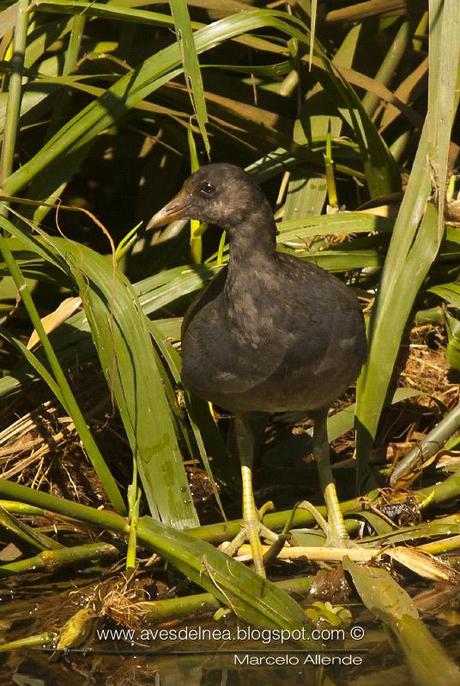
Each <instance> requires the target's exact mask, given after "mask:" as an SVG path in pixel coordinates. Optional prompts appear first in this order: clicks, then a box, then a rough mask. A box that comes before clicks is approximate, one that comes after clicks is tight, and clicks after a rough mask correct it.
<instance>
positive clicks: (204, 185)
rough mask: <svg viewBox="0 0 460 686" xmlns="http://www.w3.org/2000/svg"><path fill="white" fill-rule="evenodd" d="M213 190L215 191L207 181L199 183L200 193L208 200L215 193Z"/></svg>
mask: <svg viewBox="0 0 460 686" xmlns="http://www.w3.org/2000/svg"><path fill="white" fill-rule="evenodd" d="M215 190H216V189H215V188H214V186H213V185H212V183H209V181H202V182H201V183H200V193H201V194H202V195H205V196H206V197H208V198H209V197H210V196H211V195H213V194H214V193H215Z"/></svg>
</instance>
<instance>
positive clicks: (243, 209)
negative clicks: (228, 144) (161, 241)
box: [147, 164, 273, 231]
mask: <svg viewBox="0 0 460 686" xmlns="http://www.w3.org/2000/svg"><path fill="white" fill-rule="evenodd" d="M261 212H265V213H267V212H268V213H269V215H270V216H273V215H272V212H271V208H270V205H269V203H268V201H267V199H266V198H265V196H264V194H263V193H262V191H261V190H260V188H259V186H258V185H257V184H256V183H255V182H254V181H253V179H252V178H251V177H250V176H249V174H247V173H246V172H245V171H243V170H242V169H241V168H240V167H237V166H235V165H233V164H208V165H206V166H203V167H201V168H200V169H199V170H198V171H197V172H195V173H194V174H192V175H191V176H189V178H188V179H187V180H186V181H185V183H184V185H183V186H182V188H181V190H180V191H179V193H178V194H177V195H176V196H175V197H174V198H173V199H172V200H171V201H170V202H169V203H168V204H167V205H165V206H164V207H163V208H162V209H161V210H159V211H158V212H157V213H156V214H155V215H154V216H153V217H152V219H151V220H150V222H149V223H148V225H147V228H148V229H156V228H158V227H160V226H164V225H165V224H169V223H170V222H172V221H174V220H175V219H198V220H199V221H201V222H208V223H210V224H217V225H218V226H220V227H221V228H223V229H226V230H228V231H231V230H232V229H233V228H235V227H237V226H239V225H241V224H242V223H243V222H245V221H246V220H247V219H248V218H249V217H251V216H253V215H254V214H259V213H261Z"/></svg>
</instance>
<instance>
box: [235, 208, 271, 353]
mask: <svg viewBox="0 0 460 686" xmlns="http://www.w3.org/2000/svg"><path fill="white" fill-rule="evenodd" d="M275 236H276V227H275V222H274V220H273V215H272V213H271V210H270V214H269V215H267V214H266V215H265V216H264V217H262V216H252V217H248V219H247V221H246V222H245V223H241V224H240V225H239V226H235V227H234V228H233V229H232V230H231V231H230V232H229V242H230V261H229V264H228V271H227V278H226V281H225V288H224V292H225V298H226V303H227V317H228V318H229V320H230V322H231V325H232V335H233V336H235V337H237V338H238V339H239V340H240V342H243V343H245V344H248V345H250V346H255V345H256V343H257V341H259V342H260V341H261V340H263V339H264V338H265V337H266V335H268V333H267V331H265V328H266V326H265V323H264V321H262V320H263V317H261V316H260V312H259V310H260V303H261V302H263V298H264V295H265V297H267V295H268V294H269V293H270V291H271V290H272V289H273V287H274V285H275V284H276V278H275V276H276V273H277V257H276V255H277V253H276V249H275V245H276V240H275Z"/></svg>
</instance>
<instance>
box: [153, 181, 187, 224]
mask: <svg viewBox="0 0 460 686" xmlns="http://www.w3.org/2000/svg"><path fill="white" fill-rule="evenodd" d="M189 207H190V204H189V195H188V193H187V192H186V191H185V190H184V189H182V190H181V191H179V193H178V194H177V195H176V196H175V197H174V198H173V199H172V200H171V201H170V202H168V204H167V205H165V206H164V207H162V208H161V210H158V212H157V213H156V214H154V215H153V217H152V218H151V220H150V221H149V223H148V224H147V227H146V228H147V229H158V228H160V226H165V224H170V223H171V222H173V221H175V220H176V219H189V218H190V217H189V214H188V211H189Z"/></svg>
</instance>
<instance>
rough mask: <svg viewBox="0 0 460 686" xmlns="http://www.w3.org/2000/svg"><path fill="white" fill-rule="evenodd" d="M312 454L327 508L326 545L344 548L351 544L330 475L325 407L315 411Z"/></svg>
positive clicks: (332, 478)
mask: <svg viewBox="0 0 460 686" xmlns="http://www.w3.org/2000/svg"><path fill="white" fill-rule="evenodd" d="M313 454H314V456H315V458H316V464H317V467H318V475H319V483H320V486H321V492H322V494H323V498H324V501H325V503H326V509H327V520H328V526H327V539H326V545H328V546H330V547H334V548H346V547H349V546H350V544H351V540H350V537H349V535H348V532H347V530H346V528H345V524H344V521H343V516H342V512H341V510H340V505H339V499H338V498H337V491H336V489H335V482H334V477H333V476H332V469H331V462H330V458H329V441H328V437H327V409H326V410H321V411H319V412H317V413H316V415H315V418H314V428H313Z"/></svg>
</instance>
